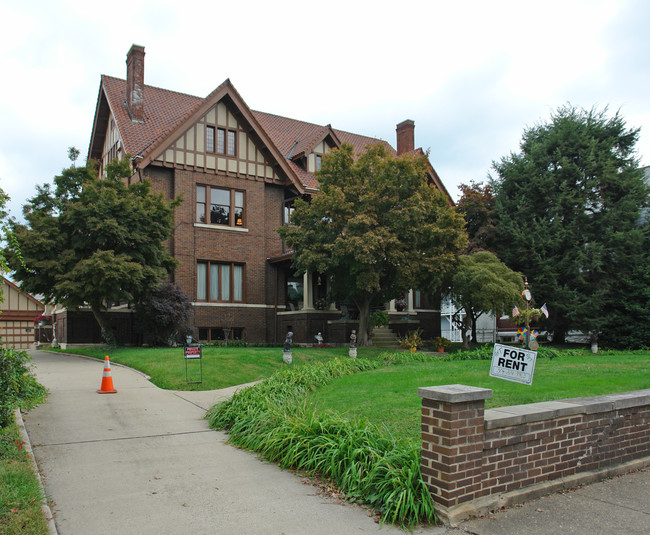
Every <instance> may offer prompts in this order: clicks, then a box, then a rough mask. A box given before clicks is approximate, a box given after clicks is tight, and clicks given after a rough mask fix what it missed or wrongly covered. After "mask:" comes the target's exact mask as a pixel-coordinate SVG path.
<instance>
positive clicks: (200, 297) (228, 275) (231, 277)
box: [196, 262, 244, 301]
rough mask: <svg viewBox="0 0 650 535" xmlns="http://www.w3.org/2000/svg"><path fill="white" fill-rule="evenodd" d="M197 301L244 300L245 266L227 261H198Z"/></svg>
mask: <svg viewBox="0 0 650 535" xmlns="http://www.w3.org/2000/svg"><path fill="white" fill-rule="evenodd" d="M196 299H197V301H243V300H244V266H243V265H242V264H235V263H230V262H228V263H226V262H197V265H196Z"/></svg>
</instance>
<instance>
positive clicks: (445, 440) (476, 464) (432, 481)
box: [418, 385, 492, 521]
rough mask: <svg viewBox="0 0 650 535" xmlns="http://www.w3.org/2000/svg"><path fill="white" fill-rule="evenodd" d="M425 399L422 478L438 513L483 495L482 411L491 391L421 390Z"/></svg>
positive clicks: (446, 387)
mask: <svg viewBox="0 0 650 535" xmlns="http://www.w3.org/2000/svg"><path fill="white" fill-rule="evenodd" d="M418 395H419V396H420V397H421V398H422V456H421V460H420V463H421V469H422V478H423V479H424V482H425V483H426V485H427V487H428V488H429V491H430V492H431V497H432V498H433V501H434V502H435V504H436V513H437V514H438V516H439V517H440V518H441V519H442V520H443V521H447V520H451V518H452V517H453V515H452V514H451V512H452V509H454V508H457V507H458V506H459V505H460V504H462V503H464V502H467V501H470V500H472V499H474V498H476V497H478V496H479V494H478V491H479V490H480V487H481V478H482V470H481V465H482V461H483V426H484V420H483V412H484V409H485V400H486V399H488V398H491V397H492V390H490V389H487V388H477V387H473V386H465V385H444V386H432V387H426V388H419V389H418Z"/></svg>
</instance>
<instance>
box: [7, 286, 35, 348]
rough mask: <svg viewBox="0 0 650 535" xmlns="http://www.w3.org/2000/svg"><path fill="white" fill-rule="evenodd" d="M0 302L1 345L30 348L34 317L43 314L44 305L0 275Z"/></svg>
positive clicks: (33, 330) (32, 340)
mask: <svg viewBox="0 0 650 535" xmlns="http://www.w3.org/2000/svg"><path fill="white" fill-rule="evenodd" d="M1 284H2V295H3V298H4V301H3V302H2V303H0V310H2V314H0V336H1V337H2V340H1V342H2V346H3V347H11V348H14V349H31V348H32V347H33V344H34V342H35V336H36V333H35V329H36V325H35V324H34V319H35V318H37V317H38V316H40V315H42V314H44V312H45V305H44V304H43V303H42V302H41V301H39V300H38V299H36V298H35V297H33V296H31V295H29V294H27V293H25V292H23V291H21V289H20V288H19V287H18V286H16V285H15V284H14V283H13V282H11V281H10V280H9V279H6V278H5V277H2V281H1Z"/></svg>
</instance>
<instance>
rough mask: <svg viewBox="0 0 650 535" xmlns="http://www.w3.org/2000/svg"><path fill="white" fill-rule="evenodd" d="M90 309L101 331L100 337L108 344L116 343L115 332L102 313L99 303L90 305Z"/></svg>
mask: <svg viewBox="0 0 650 535" xmlns="http://www.w3.org/2000/svg"><path fill="white" fill-rule="evenodd" d="M90 310H92V313H93V316H94V317H95V321H96V322H97V325H99V328H100V329H101V331H102V338H103V339H104V342H106V343H107V344H108V345H109V346H114V345H117V338H116V336H115V333H114V332H113V329H111V327H110V325H109V324H108V322H107V321H106V318H105V317H104V315H103V314H102V310H101V307H100V306H99V305H92V306H91V307H90Z"/></svg>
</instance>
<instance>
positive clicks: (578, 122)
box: [493, 105, 650, 347]
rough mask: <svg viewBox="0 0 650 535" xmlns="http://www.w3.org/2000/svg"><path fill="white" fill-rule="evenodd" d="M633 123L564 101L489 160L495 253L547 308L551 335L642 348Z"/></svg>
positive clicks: (643, 234)
mask: <svg viewBox="0 0 650 535" xmlns="http://www.w3.org/2000/svg"><path fill="white" fill-rule="evenodd" d="M638 136H639V130H638V129H628V128H627V127H626V124H625V121H624V120H623V118H622V117H621V116H620V114H619V113H616V114H615V115H614V116H613V117H609V116H608V115H607V110H606V109H605V110H603V111H597V110H595V109H592V110H589V111H587V110H584V109H580V108H576V107H573V106H569V105H567V106H565V107H562V108H560V109H559V110H557V111H556V112H555V113H554V114H552V116H551V119H550V121H549V122H547V123H541V124H538V125H536V126H533V127H531V128H528V129H526V130H525V132H524V135H523V139H522V141H521V146H520V151H519V152H518V153H516V154H511V155H510V156H507V157H504V158H502V159H501V160H500V161H499V162H496V163H495V164H494V169H495V170H496V173H497V177H496V178H495V179H494V180H493V187H494V195H495V202H494V206H495V210H496V213H497V226H498V239H497V243H496V251H495V252H496V253H497V254H498V255H499V257H500V258H501V259H502V260H503V261H504V262H505V263H506V264H507V265H508V266H509V267H510V268H512V269H514V270H516V271H519V272H521V273H523V274H524V275H526V276H527V277H528V280H529V281H530V285H531V289H532V290H533V293H534V294H535V296H536V298H537V300H538V301H539V302H546V303H548V307H549V309H551V310H552V311H553V313H552V315H551V317H550V318H549V320H548V324H549V325H550V329H551V330H553V331H554V334H555V340H557V341H562V340H563V339H564V335H565V333H566V332H567V331H568V330H580V331H583V332H588V333H590V334H591V336H592V341H593V340H595V339H598V338H599V339H600V340H601V341H602V342H604V343H609V344H612V345H621V346H628V347H638V346H644V345H645V346H647V345H650V329H648V325H649V324H650V268H649V266H650V225H649V223H648V222H647V221H646V222H645V223H643V222H642V218H641V213H642V210H643V208H644V207H646V206H648V200H649V197H648V187H647V185H646V184H645V182H644V180H643V174H642V170H641V169H640V168H639V165H638V161H637V158H636V153H635V144H636V142H637V139H638Z"/></svg>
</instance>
